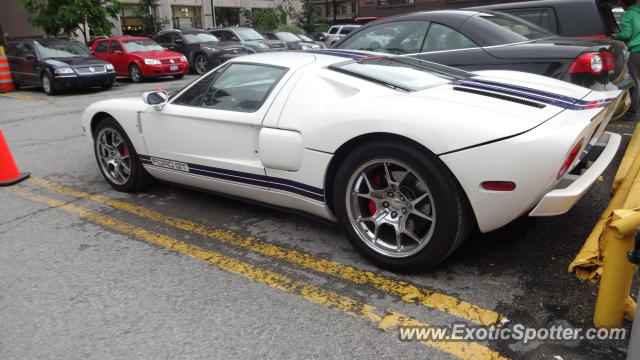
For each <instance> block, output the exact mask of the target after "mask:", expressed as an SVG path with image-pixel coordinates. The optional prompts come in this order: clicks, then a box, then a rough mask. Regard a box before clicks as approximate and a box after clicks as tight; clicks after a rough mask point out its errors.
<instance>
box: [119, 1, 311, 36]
mask: <svg viewBox="0 0 640 360" xmlns="http://www.w3.org/2000/svg"><path fill="white" fill-rule="evenodd" d="M283 1H284V0H159V1H158V6H156V7H154V8H152V9H140V3H139V1H138V0H121V3H122V4H123V9H122V12H121V14H120V15H119V16H118V18H117V19H114V25H115V26H114V29H113V31H112V35H113V36H123V35H131V36H135V35H140V34H141V33H142V30H143V23H142V19H140V18H139V15H138V14H139V13H140V11H141V10H142V11H148V12H149V13H151V14H152V15H153V16H154V17H155V18H156V19H158V20H160V21H161V22H162V24H161V25H159V27H160V28H159V29H158V30H161V29H190V28H198V29H206V28H208V27H219V26H239V25H240V26H241V25H245V24H246V23H247V20H246V19H245V17H244V16H243V15H242V14H243V11H244V10H251V9H260V8H270V7H275V6H278V5H281V4H282V3H283ZM289 2H290V3H291V5H292V6H293V7H294V8H296V9H300V8H301V3H300V0H294V1H289ZM212 10H213V11H212Z"/></svg>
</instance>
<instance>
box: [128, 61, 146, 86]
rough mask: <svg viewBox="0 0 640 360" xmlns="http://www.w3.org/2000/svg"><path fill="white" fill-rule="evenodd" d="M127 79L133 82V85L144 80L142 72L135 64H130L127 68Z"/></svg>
mask: <svg viewBox="0 0 640 360" xmlns="http://www.w3.org/2000/svg"><path fill="white" fill-rule="evenodd" d="M129 77H130V78H131V81H133V82H134V83H139V82H141V81H142V80H144V76H142V71H141V70H140V67H139V66H138V65H136V64H131V66H129Z"/></svg>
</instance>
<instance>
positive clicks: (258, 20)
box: [242, 1, 297, 31]
mask: <svg viewBox="0 0 640 360" xmlns="http://www.w3.org/2000/svg"><path fill="white" fill-rule="evenodd" d="M242 14H243V15H244V16H245V17H246V18H247V19H249V22H250V23H251V26H252V27H253V28H254V29H256V30H257V31H272V30H274V29H277V28H279V27H281V26H283V25H286V24H287V19H288V18H290V17H295V16H296V14H297V12H296V10H295V9H294V8H293V7H292V6H291V4H290V3H289V2H288V1H285V2H283V3H282V4H281V5H278V6H276V7H272V8H254V9H251V10H246V9H245V10H243V11H242Z"/></svg>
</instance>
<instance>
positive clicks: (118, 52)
mask: <svg viewBox="0 0 640 360" xmlns="http://www.w3.org/2000/svg"><path fill="white" fill-rule="evenodd" d="M113 54H114V55H124V53H123V52H122V51H120V50H116V51H114V52H113Z"/></svg>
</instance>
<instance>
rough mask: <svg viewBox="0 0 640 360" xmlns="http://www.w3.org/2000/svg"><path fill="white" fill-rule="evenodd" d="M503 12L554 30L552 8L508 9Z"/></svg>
mask: <svg viewBox="0 0 640 360" xmlns="http://www.w3.org/2000/svg"><path fill="white" fill-rule="evenodd" d="M505 12H506V13H508V14H511V15H514V16H517V17H519V18H521V19H523V20H526V21H528V22H530V23H532V24H534V25H538V26H540V27H541V28H543V29H545V30H548V31H551V32H556V26H555V14H554V12H553V9H550V8H534V9H523V10H508V11H505Z"/></svg>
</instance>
